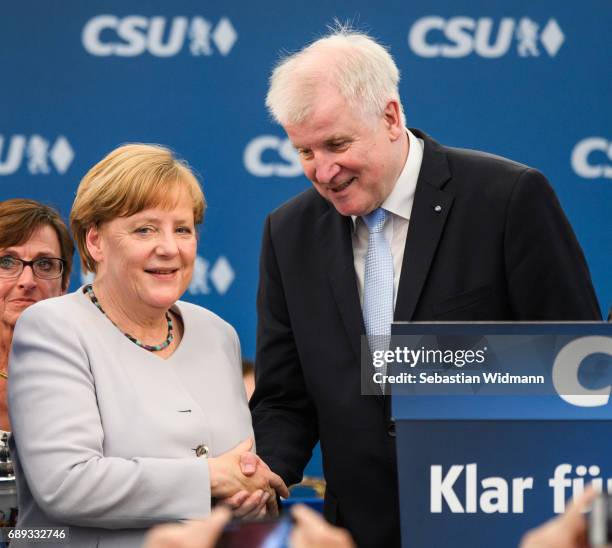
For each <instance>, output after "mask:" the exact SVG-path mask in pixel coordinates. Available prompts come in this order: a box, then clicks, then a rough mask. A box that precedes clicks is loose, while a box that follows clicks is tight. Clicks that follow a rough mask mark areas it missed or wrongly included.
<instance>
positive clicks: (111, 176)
mask: <svg viewBox="0 0 612 548" xmlns="http://www.w3.org/2000/svg"><path fill="white" fill-rule="evenodd" d="M181 187H182V188H185V189H186V190H187V191H188V192H189V194H190V195H191V198H192V200H193V218H194V222H195V224H196V225H197V224H200V223H201V222H202V220H203V217H204V210H205V208H206V200H205V199H204V193H203V192H202V189H201V187H200V184H199V183H198V180H197V179H196V177H195V175H194V174H193V172H192V171H191V169H190V168H189V166H188V165H187V163H186V162H184V161H182V160H179V159H177V158H176V157H175V156H174V154H173V153H172V151H171V150H169V149H167V148H165V147H162V146H159V145H149V144H142V143H131V144H127V145H123V146H120V147H119V148H116V149H115V150H113V151H112V152H111V153H109V154H108V155H107V156H105V157H104V158H103V159H102V160H101V161H100V162H98V163H97V164H96V165H95V166H93V167H92V168H91V169H90V170H89V171H88V172H87V173H86V174H85V176H84V177H83V179H81V182H80V184H79V187H78V189H77V193H76V198H75V200H74V203H73V204H72V211H71V212H70V228H71V229H72V234H73V236H74V239H75V242H76V245H77V249H78V250H79V253H80V255H81V264H82V266H83V269H84V270H88V271H90V272H96V262H95V261H94V259H93V257H92V256H91V255H90V254H89V251H88V249H87V244H86V238H87V231H88V230H89V229H90V228H91V227H92V226H100V225H102V224H104V223H107V222H109V221H112V220H113V219H116V218H117V217H129V216H130V215H134V214H135V213H138V212H139V211H143V210H144V209H149V208H151V207H158V206H160V207H167V208H172V207H173V206H174V205H175V204H174V203H173V201H174V199H175V197H176V194H175V193H174V192H172V190H173V189H176V188H181Z"/></svg>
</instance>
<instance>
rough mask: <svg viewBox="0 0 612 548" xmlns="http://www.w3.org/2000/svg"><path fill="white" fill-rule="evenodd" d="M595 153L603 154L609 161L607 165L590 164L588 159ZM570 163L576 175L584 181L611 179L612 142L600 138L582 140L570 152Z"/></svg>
mask: <svg viewBox="0 0 612 548" xmlns="http://www.w3.org/2000/svg"><path fill="white" fill-rule="evenodd" d="M595 152H601V153H603V154H605V155H606V156H607V158H608V160H609V163H608V165H604V164H601V163H600V164H594V163H591V162H590V161H589V157H590V156H591V154H593V153H595ZM571 163H572V168H573V170H574V171H575V172H576V174H577V175H579V176H580V177H584V178H585V179H597V178H598V177H605V178H606V179H612V141H607V140H606V139H604V138H602V137H588V138H587V139H583V140H582V141H580V142H579V143H578V144H577V145H576V146H575V147H574V150H572V157H571Z"/></svg>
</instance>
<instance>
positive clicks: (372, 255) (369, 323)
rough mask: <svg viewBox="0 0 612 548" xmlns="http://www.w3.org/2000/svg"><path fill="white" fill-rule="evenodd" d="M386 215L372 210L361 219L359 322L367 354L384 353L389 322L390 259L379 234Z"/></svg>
mask: <svg viewBox="0 0 612 548" xmlns="http://www.w3.org/2000/svg"><path fill="white" fill-rule="evenodd" d="M387 217H389V213H388V212H387V211H385V210H384V209H382V208H378V209H375V210H374V211H372V212H371V213H369V214H368V215H364V216H363V217H362V219H363V221H364V222H365V224H366V225H367V227H368V231H369V232H370V236H369V238H368V253H367V255H366V261H365V276H364V284H363V320H364V323H365V328H366V333H367V335H368V342H369V344H370V350H371V351H372V352H374V351H375V350H388V348H389V341H390V337H391V322H392V321H393V256H392V255H391V248H390V247H389V242H387V239H386V238H385V236H384V234H383V228H384V226H385V221H386V220H387Z"/></svg>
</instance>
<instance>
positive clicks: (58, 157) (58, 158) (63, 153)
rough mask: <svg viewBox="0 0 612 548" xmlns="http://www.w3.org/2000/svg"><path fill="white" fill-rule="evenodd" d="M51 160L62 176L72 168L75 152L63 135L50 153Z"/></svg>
mask: <svg viewBox="0 0 612 548" xmlns="http://www.w3.org/2000/svg"><path fill="white" fill-rule="evenodd" d="M49 158H51V161H52V162H53V165H54V166H55V169H57V171H59V172H60V173H62V174H64V173H66V170H67V169H68V168H69V167H70V164H71V163H72V160H73V159H74V151H73V150H72V147H71V146H70V143H69V142H68V139H66V137H64V136H63V135H60V136H59V138H58V139H57V141H55V144H54V145H53V148H52V149H51V151H50V153H49Z"/></svg>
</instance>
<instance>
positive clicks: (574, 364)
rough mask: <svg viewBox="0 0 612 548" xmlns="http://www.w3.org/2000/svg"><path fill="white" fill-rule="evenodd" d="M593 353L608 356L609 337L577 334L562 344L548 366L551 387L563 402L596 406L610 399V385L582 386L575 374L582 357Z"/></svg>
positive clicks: (610, 349) (611, 340)
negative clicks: (550, 366) (575, 337)
mask: <svg viewBox="0 0 612 548" xmlns="http://www.w3.org/2000/svg"><path fill="white" fill-rule="evenodd" d="M593 354H606V355H608V356H611V357H612V337H602V336H591V337H581V338H579V339H575V340H573V341H571V342H570V343H568V344H566V345H565V346H564V347H563V348H562V349H561V350H560V351H559V353H558V354H557V357H556V358H555V361H554V363H553V366H552V381H553V385H554V387H555V390H556V391H557V393H558V394H559V396H560V397H561V399H563V400H565V401H566V402H567V403H570V404H572V405H576V406H578V407H599V406H602V405H607V403H608V401H609V400H610V392H611V389H612V386H611V385H608V386H604V387H602V388H586V387H585V386H584V385H582V384H581V382H580V379H579V378H578V374H579V371H580V364H581V363H582V360H584V359H585V358H587V357H589V356H591V355H593Z"/></svg>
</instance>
